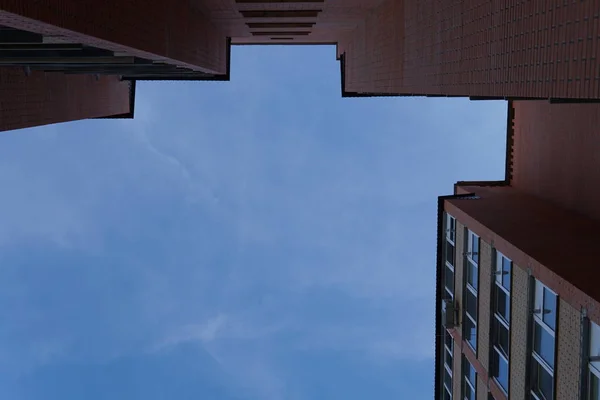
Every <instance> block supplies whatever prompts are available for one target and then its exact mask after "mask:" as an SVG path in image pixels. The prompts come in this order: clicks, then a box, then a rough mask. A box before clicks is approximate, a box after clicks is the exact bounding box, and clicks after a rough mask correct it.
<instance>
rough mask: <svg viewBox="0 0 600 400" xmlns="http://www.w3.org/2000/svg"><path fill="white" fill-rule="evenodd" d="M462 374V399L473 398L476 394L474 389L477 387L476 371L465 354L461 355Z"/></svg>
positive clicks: (472, 399)
mask: <svg viewBox="0 0 600 400" xmlns="http://www.w3.org/2000/svg"><path fill="white" fill-rule="evenodd" d="M463 376H464V379H463V397H464V400H475V396H476V395H477V391H476V390H475V388H476V387H477V372H475V368H473V366H472V365H471V363H470V362H469V360H467V359H466V358H465V356H463Z"/></svg>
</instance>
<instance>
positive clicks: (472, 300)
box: [465, 289, 477, 321]
mask: <svg viewBox="0 0 600 400" xmlns="http://www.w3.org/2000/svg"><path fill="white" fill-rule="evenodd" d="M466 293H467V296H466V301H465V303H466V304H465V306H466V311H467V313H468V314H469V315H470V316H471V317H472V318H473V319H474V320H475V321H476V320H477V296H475V294H473V292H472V291H471V290H469V289H467V290H466Z"/></svg>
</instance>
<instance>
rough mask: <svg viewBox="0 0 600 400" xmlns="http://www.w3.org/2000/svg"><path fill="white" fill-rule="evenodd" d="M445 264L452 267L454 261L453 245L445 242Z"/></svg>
mask: <svg viewBox="0 0 600 400" xmlns="http://www.w3.org/2000/svg"><path fill="white" fill-rule="evenodd" d="M445 252H446V263H447V264H450V265H451V266H454V260H455V251H454V243H451V242H450V241H448V240H446V251H445Z"/></svg>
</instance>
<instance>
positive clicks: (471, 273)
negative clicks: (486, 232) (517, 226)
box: [463, 230, 479, 350]
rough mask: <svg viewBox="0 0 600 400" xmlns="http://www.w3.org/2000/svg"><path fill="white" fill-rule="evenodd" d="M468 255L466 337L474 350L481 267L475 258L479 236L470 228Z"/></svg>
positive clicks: (475, 347) (465, 310) (475, 345)
mask: <svg viewBox="0 0 600 400" xmlns="http://www.w3.org/2000/svg"><path fill="white" fill-rule="evenodd" d="M466 232H467V234H466V237H467V238H468V240H467V254H466V255H467V257H466V260H467V262H466V267H467V273H466V288H465V300H464V302H465V306H464V312H465V318H464V324H463V327H464V332H463V334H464V337H465V339H466V341H467V343H469V345H471V347H472V348H473V350H477V311H478V310H477V303H478V299H477V283H478V281H479V269H478V264H477V261H476V260H477V258H475V259H473V250H474V249H479V237H477V235H475V234H474V233H473V232H471V231H470V230H467V231H466Z"/></svg>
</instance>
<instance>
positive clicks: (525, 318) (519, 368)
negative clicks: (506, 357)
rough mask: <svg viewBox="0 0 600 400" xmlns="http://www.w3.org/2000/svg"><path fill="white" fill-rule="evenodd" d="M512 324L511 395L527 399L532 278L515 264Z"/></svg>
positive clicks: (513, 270)
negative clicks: (528, 328)
mask: <svg viewBox="0 0 600 400" xmlns="http://www.w3.org/2000/svg"><path fill="white" fill-rule="evenodd" d="M512 273H513V278H512V279H513V281H512V291H511V317H510V318H511V324H510V334H511V337H510V349H511V350H510V394H511V397H512V398H515V399H525V398H526V395H525V393H526V388H527V382H526V377H527V359H528V357H529V356H528V353H527V342H528V340H529V334H528V330H527V327H528V323H529V318H530V315H531V314H530V312H529V309H530V307H529V298H530V286H531V285H530V277H529V274H528V273H527V271H526V270H524V269H523V268H521V267H520V266H517V265H516V264H514V263H513V269H512Z"/></svg>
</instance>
